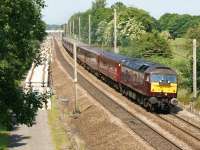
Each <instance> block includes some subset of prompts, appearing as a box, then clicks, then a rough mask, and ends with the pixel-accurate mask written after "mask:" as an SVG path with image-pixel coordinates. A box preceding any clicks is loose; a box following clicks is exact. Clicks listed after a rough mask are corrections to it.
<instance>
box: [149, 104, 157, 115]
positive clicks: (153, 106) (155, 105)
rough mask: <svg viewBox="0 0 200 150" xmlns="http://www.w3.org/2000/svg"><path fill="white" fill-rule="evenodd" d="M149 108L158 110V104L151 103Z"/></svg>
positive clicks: (153, 110)
mask: <svg viewBox="0 0 200 150" xmlns="http://www.w3.org/2000/svg"><path fill="white" fill-rule="evenodd" d="M149 110H150V112H152V113H153V112H156V110H157V104H150V105H149Z"/></svg>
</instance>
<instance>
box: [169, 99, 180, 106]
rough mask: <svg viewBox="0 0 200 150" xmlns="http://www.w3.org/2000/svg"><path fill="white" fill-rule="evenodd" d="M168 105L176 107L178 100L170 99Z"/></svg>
mask: <svg viewBox="0 0 200 150" xmlns="http://www.w3.org/2000/svg"><path fill="white" fill-rule="evenodd" d="M170 103H171V104H172V105H175V106H176V105H178V100H177V99H176V98H172V99H171V101H170Z"/></svg>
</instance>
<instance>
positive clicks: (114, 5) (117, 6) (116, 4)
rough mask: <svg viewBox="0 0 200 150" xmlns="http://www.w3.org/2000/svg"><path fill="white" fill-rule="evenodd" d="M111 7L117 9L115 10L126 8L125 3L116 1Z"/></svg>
mask: <svg viewBox="0 0 200 150" xmlns="http://www.w3.org/2000/svg"><path fill="white" fill-rule="evenodd" d="M111 8H112V9H117V10H120V9H126V8H127V7H126V5H124V4H123V3H122V2H116V3H115V4H113V5H112V6H111Z"/></svg>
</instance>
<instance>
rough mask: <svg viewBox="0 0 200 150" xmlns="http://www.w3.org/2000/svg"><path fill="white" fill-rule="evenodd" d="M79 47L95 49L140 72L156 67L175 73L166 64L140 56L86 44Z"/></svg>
mask: <svg viewBox="0 0 200 150" xmlns="http://www.w3.org/2000/svg"><path fill="white" fill-rule="evenodd" d="M80 47H82V48H84V49H86V50H87V51H90V52H94V51H95V52H96V53H97V54H101V55H102V56H104V57H107V58H110V59H112V60H114V61H117V62H119V63H121V64H122V65H123V66H125V67H128V68H130V69H133V70H137V71H140V72H152V70H153V69H156V68H157V69H165V70H166V69H168V70H171V73H175V71H173V70H172V69H170V68H169V67H166V66H164V65H161V64H158V63H153V62H150V61H146V60H143V59H140V58H130V57H127V56H122V55H119V54H115V53H113V52H108V51H105V50H102V49H100V48H94V47H93V48H91V47H88V46H80Z"/></svg>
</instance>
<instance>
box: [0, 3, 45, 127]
mask: <svg viewBox="0 0 200 150" xmlns="http://www.w3.org/2000/svg"><path fill="white" fill-rule="evenodd" d="M43 7H45V5H44V1H43V0H3V1H0V124H3V125H6V126H7V127H12V125H13V124H15V123H16V124H18V123H21V124H26V125H32V123H33V121H34V119H35V115H36V112H37V110H38V108H39V107H41V104H42V103H41V101H42V97H38V96H37V95H36V94H35V93H31V92H27V93H24V92H23V90H22V88H21V86H20V84H21V81H22V80H23V79H24V75H25V73H26V72H27V71H28V69H29V68H30V66H31V64H32V62H33V61H35V62H36V63H39V62H40V52H39V45H40V42H42V40H43V39H44V36H45V35H46V33H45V23H44V22H43V21H42V20H41V17H42V16H41V9H42V8H43Z"/></svg>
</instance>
